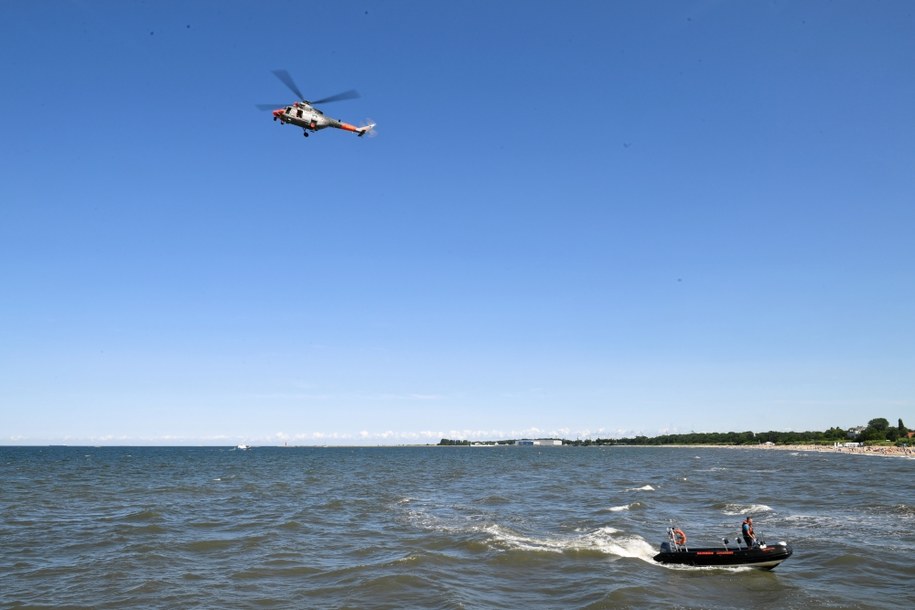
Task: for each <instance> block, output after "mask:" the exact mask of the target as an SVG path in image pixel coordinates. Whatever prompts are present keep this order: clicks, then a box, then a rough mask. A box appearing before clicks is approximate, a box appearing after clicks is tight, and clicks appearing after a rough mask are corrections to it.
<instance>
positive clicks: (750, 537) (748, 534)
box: [740, 517, 756, 548]
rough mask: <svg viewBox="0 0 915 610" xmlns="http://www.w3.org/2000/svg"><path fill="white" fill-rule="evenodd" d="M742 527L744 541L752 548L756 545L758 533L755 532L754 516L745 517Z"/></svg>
mask: <svg viewBox="0 0 915 610" xmlns="http://www.w3.org/2000/svg"><path fill="white" fill-rule="evenodd" d="M740 529H741V533H742V534H743V541H744V542H746V543H747V546H748V547H750V548H752V547H754V546H756V534H754V533H753V518H752V517H747V518H746V519H744V520H743V524H742V525H741V528H740Z"/></svg>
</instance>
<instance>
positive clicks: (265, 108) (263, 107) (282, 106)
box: [254, 104, 289, 110]
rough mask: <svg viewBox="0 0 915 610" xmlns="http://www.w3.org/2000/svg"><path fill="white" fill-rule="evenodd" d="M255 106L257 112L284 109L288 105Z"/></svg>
mask: <svg viewBox="0 0 915 610" xmlns="http://www.w3.org/2000/svg"><path fill="white" fill-rule="evenodd" d="M254 105H255V106H257V109H258V110H276V109H277V108H285V107H286V106H288V105H289V104H254Z"/></svg>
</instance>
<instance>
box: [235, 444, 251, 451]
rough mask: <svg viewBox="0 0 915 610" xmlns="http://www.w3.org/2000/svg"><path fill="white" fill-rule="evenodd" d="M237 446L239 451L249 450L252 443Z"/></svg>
mask: <svg viewBox="0 0 915 610" xmlns="http://www.w3.org/2000/svg"><path fill="white" fill-rule="evenodd" d="M235 448H236V449H238V450H239V451H247V450H248V449H250V448H251V445H235Z"/></svg>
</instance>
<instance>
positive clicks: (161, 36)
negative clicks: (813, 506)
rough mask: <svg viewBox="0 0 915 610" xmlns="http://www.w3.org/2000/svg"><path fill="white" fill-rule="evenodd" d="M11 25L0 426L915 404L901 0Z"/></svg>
mask: <svg viewBox="0 0 915 610" xmlns="http://www.w3.org/2000/svg"><path fill="white" fill-rule="evenodd" d="M0 57H2V75H3V79H2V89H0V161H2V164H0V443H4V444H16V443H45V442H60V443H99V444H214V443H218V444H229V443H236V442H247V443H251V444H282V443H284V442H288V443H289V444H350V443H353V444H365V443H369V444H391V443H414V442H437V441H438V440H439V439H440V438H442V437H448V438H465V439H470V440H475V439H495V438H517V437H524V436H564V437H567V438H588V437H591V438H595V437H598V436H600V437H604V438H607V437H617V436H621V435H623V436H628V435H632V434H648V435H656V434H660V433H668V432H671V433H675V432H690V431H729V430H754V431H766V430H808V429H812V430H823V429H826V428H828V427H831V426H841V427H850V426H853V425H858V424H866V423H867V421H868V420H869V419H872V418H875V417H885V418H887V419H889V420H890V421H891V422H892V423H895V422H896V419H897V418H903V420H904V421H905V423H907V424H908V425H910V426H911V425H912V424H913V423H915V4H913V3H912V2H909V1H906V0H900V1H895V2H894V1H883V2H851V1H842V0H839V1H834V2H825V1H822V2H803V1H798V2H795V1H778V2H777V1H768V2H744V1H736V0H735V1H732V2H716V1H711V0H702V1H694V2H690V1H687V0H682V1H681V0H671V1H663V2H662V1H638V2H635V1H633V2H595V1H590V0H589V1H571V2H562V3H557V2H536V1H517V2H516V1H508V0H506V1H499V2H493V1H490V0H482V1H455V2H427V1H419V0H417V1H387V2H373V1H369V0H360V1H343V2H338V1H334V2H316V3H311V2H279V1H278V2H241V1H238V2H236V1H231V2H226V1H220V2H204V1H195V2H168V1H156V2H153V1H149V2H129V1H122V0H117V1H113V0H112V1H103V0H98V1H95V0H93V1H88V0H86V1H71V2H65V1H63V0H60V1H41V2H35V1H31V0H6V1H4V2H2V3H0ZM277 68H283V69H286V70H288V71H289V72H290V73H291V74H292V76H293V77H294V78H295V79H296V81H297V84H298V86H299V88H300V89H301V90H303V92H304V93H305V95H306V96H308V97H311V98H312V99H316V98H321V97H326V96H329V95H332V94H335V93H337V92H340V91H343V90H346V89H351V88H355V89H358V90H359V91H360V93H361V94H362V97H361V98H359V99H355V100H348V101H341V102H337V103H334V104H328V105H326V106H325V107H324V108H323V109H324V110H325V111H326V112H327V114H329V115H330V116H334V117H338V118H341V119H343V120H345V121H348V122H351V123H362V122H363V121H364V120H365V119H366V118H368V117H371V118H372V119H373V120H375V121H377V123H378V137H376V138H371V139H370V138H357V137H355V136H354V135H353V134H351V133H347V132H343V131H338V130H325V131H321V132H318V133H316V134H312V136H311V137H309V138H308V139H305V138H303V137H302V134H301V130H300V129H298V128H296V127H292V126H281V125H280V124H279V123H275V122H273V121H272V120H271V116H270V113H269V112H260V111H258V110H257V109H256V108H255V104H260V103H276V104H277V105H285V104H288V103H290V102H292V101H293V100H294V96H293V95H292V94H290V92H289V90H288V89H286V88H285V87H284V86H283V84H282V83H281V82H280V81H279V80H277V79H276V78H275V77H274V76H273V74H271V70H274V69H277ZM910 420H911V421H910Z"/></svg>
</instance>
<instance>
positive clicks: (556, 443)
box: [515, 438, 562, 447]
mask: <svg viewBox="0 0 915 610" xmlns="http://www.w3.org/2000/svg"><path fill="white" fill-rule="evenodd" d="M515 445H518V446H519V447H532V446H533V447H561V446H562V440H561V439H558V438H522V439H521V440H520V441H515Z"/></svg>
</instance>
